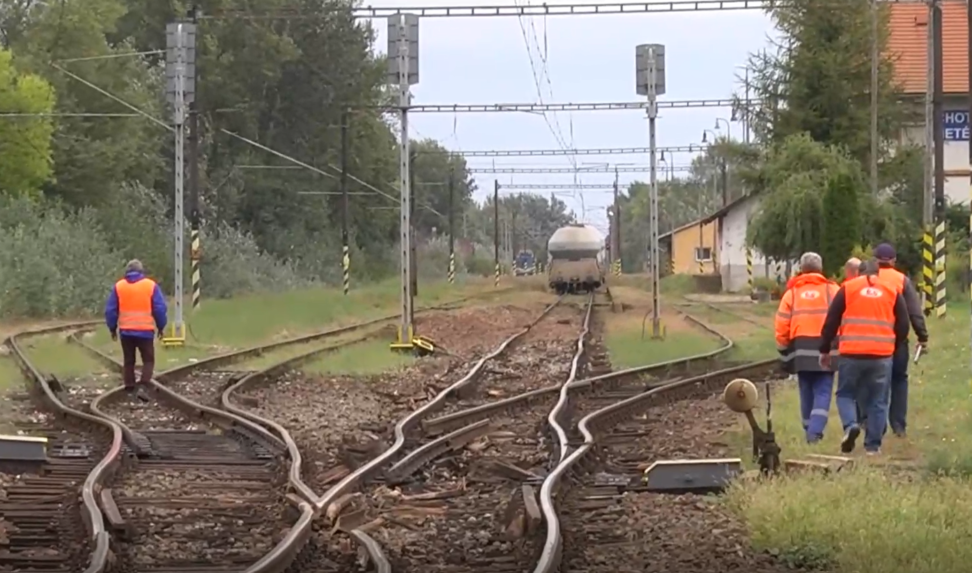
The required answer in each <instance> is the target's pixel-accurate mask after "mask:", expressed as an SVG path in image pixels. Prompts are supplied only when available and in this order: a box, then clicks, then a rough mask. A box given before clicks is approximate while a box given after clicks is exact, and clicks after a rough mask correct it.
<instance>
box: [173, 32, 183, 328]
mask: <svg viewBox="0 0 972 573" xmlns="http://www.w3.org/2000/svg"><path fill="white" fill-rule="evenodd" d="M178 26H179V32H178V33H177V34H176V64H175V106H174V107H175V110H174V114H173V124H174V127H175V159H174V161H173V166H172V168H173V174H174V177H175V203H174V206H175V208H174V213H173V215H174V217H175V220H174V225H173V232H174V234H175V237H174V238H175V253H174V254H175V261H174V262H175V269H174V273H173V274H174V275H175V286H174V288H173V291H172V296H173V299H174V303H173V306H174V307H175V313H174V317H173V321H172V338H173V339H185V321H184V317H183V291H184V290H185V279H184V278H183V269H184V268H185V267H184V266H183V265H184V264H185V263H184V259H183V257H184V254H185V248H186V246H185V233H186V230H185V221H186V215H185V172H186V161H185V145H186V123H185V122H186V102H185V97H186V50H185V48H186V37H185V33H184V32H183V29H184V24H179V25H178Z"/></svg>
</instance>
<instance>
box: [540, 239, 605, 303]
mask: <svg viewBox="0 0 972 573" xmlns="http://www.w3.org/2000/svg"><path fill="white" fill-rule="evenodd" d="M603 250H604V237H603V236H602V235H601V233H600V231H598V230H597V229H595V228H594V227H591V226H589V225H579V224H576V225H568V226H566V227H561V228H559V229H557V230H556V231H554V234H553V235H551V236H550V241H548V242H547V252H548V253H549V263H548V267H547V269H548V271H547V278H548V282H549V284H550V288H551V289H553V290H554V291H555V292H557V293H558V294H564V293H580V292H592V291H594V290H596V289H598V288H600V286H601V285H602V284H604V271H603V266H602V265H601V264H600V262H599V259H600V258H601V256H602V252H603Z"/></svg>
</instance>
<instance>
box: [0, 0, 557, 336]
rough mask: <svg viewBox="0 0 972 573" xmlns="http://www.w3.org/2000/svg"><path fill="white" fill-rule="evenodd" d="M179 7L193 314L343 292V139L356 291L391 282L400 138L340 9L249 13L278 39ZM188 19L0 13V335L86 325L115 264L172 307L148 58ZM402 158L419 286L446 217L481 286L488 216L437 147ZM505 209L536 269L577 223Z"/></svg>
mask: <svg viewBox="0 0 972 573" xmlns="http://www.w3.org/2000/svg"><path fill="white" fill-rule="evenodd" d="M192 4H195V5H196V7H197V8H198V9H199V10H201V12H202V13H203V14H207V15H212V16H216V17H213V18H207V19H205V20H201V21H200V23H199V27H198V37H197V43H196V45H197V53H196V60H197V76H198V77H197V80H198V82H197V84H196V87H197V92H196V101H197V104H198V109H199V120H200V121H199V123H200V125H201V129H200V157H199V166H200V185H199V188H200V197H199V213H200V217H201V229H202V247H203V249H202V251H203V270H202V278H203V285H204V291H203V294H204V297H206V298H210V299H211V298H213V297H228V296H233V295H235V294H238V293H243V292H251V291H267V290H274V291H280V290H287V289H294V288H301V287H305V286H308V285H312V284H321V283H324V284H333V283H336V282H340V278H341V266H340V265H341V233H340V228H341V226H340V215H341V196H340V193H339V191H340V183H339V181H340V177H338V175H339V173H340V169H339V165H340V164H341V159H342V158H341V129H340V128H341V126H342V125H346V126H347V133H348V150H349V153H348V157H347V159H348V172H349V174H350V178H349V179H350V184H349V191H350V192H351V196H350V201H349V229H350V247H351V260H352V263H351V265H352V266H351V272H352V284H353V285H354V286H358V285H361V284H362V283H363V282H370V281H374V280H380V279H383V278H385V277H388V276H391V275H394V274H395V273H396V272H397V269H398V265H399V256H398V253H399V249H398V245H397V241H398V238H399V229H398V225H399V217H398V213H397V206H398V190H397V180H398V149H397V143H396V142H397V137H398V136H397V133H396V126H395V125H394V123H393V122H394V117H392V116H388V115H386V114H385V113H384V112H383V111H382V110H381V105H382V104H383V103H385V102H386V100H387V97H388V95H387V88H386V86H384V85H383V82H384V78H385V62H384V60H383V59H382V58H381V57H379V56H378V55H376V54H375V52H374V50H373V49H372V44H373V41H374V31H373V30H372V28H371V26H370V24H368V23H366V22H363V21H358V20H355V19H353V18H349V17H347V16H348V15H347V9H348V8H349V7H350V4H349V3H347V2H344V1H342V0H328V1H326V2H310V1H308V0H269V1H268V2H262V3H261V5H260V7H259V12H260V13H261V14H266V13H273V12H278V11H284V12H290V13H293V12H300V13H301V14H303V15H305V16H307V17H304V18H300V19H289V20H286V21H281V20H275V19H273V18H255V19H254V18H236V17H220V16H219V15H221V14H229V13H233V12H235V11H239V12H243V13H245V12H248V11H253V9H252V8H251V6H250V5H251V3H249V2H244V1H243V0H204V1H201V2H195V3H192ZM189 8H190V3H189V2H185V1H175V2H168V3H159V2H150V1H148V0H88V1H85V2H55V3H51V2H20V1H17V0H0V41H2V51H0V108H2V109H3V111H4V113H5V114H15V115H6V116H5V117H3V118H2V119H0V316H2V317H5V318H9V317H11V316H31V317H40V316H50V315H76V314H83V313H87V312H93V311H97V310H98V309H99V307H100V306H101V304H102V303H103V297H104V296H105V292H106V289H107V288H108V287H109V285H110V284H111V282H112V281H113V280H114V279H115V278H117V276H118V274H119V273H120V272H121V270H122V265H123V264H124V263H125V261H126V260H127V259H130V258H139V259H142V260H143V262H144V263H145V264H146V266H147V267H148V268H149V270H150V273H151V275H152V276H153V277H154V278H156V279H158V280H159V281H161V282H162V284H163V285H165V290H166V292H169V293H170V294H171V291H172V285H173V277H174V268H173V255H172V251H173V244H174V239H173V237H172V218H173V214H172V210H173V197H174V194H173V192H172V190H173V189H174V178H173V171H174V166H173V164H172V157H173V142H172V139H173V138H172V134H171V132H169V131H168V130H166V129H165V128H164V124H166V123H168V122H169V117H170V115H171V113H170V112H171V110H170V106H169V104H167V103H166V101H165V97H164V91H165V70H164V56H163V55H162V54H161V53H160V50H162V49H164V47H165V26H166V24H167V23H169V22H172V21H174V20H175V19H177V18H182V17H185V16H186V15H187V10H188V9H189ZM91 85H94V86H97V89H94V88H92V87H91ZM104 92H107V93H110V94H111V95H112V97H108V96H106V95H105V93H104ZM119 100H121V101H124V102H126V103H127V104H129V106H131V107H133V108H136V109H138V110H140V111H141V112H143V114H144V115H139V114H134V113H132V109H131V108H130V107H126V106H124V105H122V104H121V103H119ZM349 108H351V110H350V112H348V110H349ZM145 116H150V117H153V118H156V119H158V120H159V122H153V121H150V120H149V119H146V117H145ZM160 123H161V124H162V125H160ZM237 136H239V137H237ZM241 137H242V138H246V139H249V140H252V141H257V142H259V143H260V144H261V145H263V146H266V147H269V148H271V149H273V150H274V151H276V152H279V153H281V154H284V155H287V156H290V157H293V158H295V159H297V160H299V161H301V162H304V163H307V164H310V165H313V166H314V167H315V168H317V169H319V170H321V171H323V172H325V173H327V174H328V176H323V175H321V174H320V173H319V172H315V171H312V170H308V169H304V168H300V167H299V166H297V165H296V164H294V163H292V162H287V161H285V160H283V159H281V158H280V157H279V156H277V155H274V154H272V153H269V152H267V151H265V150H263V149H260V148H258V147H256V146H254V145H252V144H250V143H247V142H246V141H244V140H243V139H241ZM411 149H412V150H413V156H412V167H413V170H412V172H413V182H412V183H413V188H414V189H415V195H414V196H415V204H416V209H415V217H414V221H415V222H414V229H415V236H416V245H417V250H418V260H419V271H420V273H421V274H422V275H423V276H426V277H432V276H434V277H436V278H444V277H445V276H446V270H447V266H448V254H447V252H448V246H447V243H446V242H445V240H444V236H445V234H446V233H447V231H448V227H449V217H448V214H449V208H450V205H451V206H452V207H453V208H454V210H455V213H456V214H455V218H454V220H455V224H456V237H457V254H458V263H459V268H458V271H459V273H460V274H461V273H464V272H467V271H468V272H474V273H484V274H492V272H493V262H492V249H491V248H490V247H491V244H492V237H493V228H494V226H493V224H492V223H493V210H492V206H491V204H489V205H477V204H476V203H475V202H473V200H472V199H471V195H472V192H473V191H474V190H475V182H474V181H473V179H472V177H471V176H470V174H469V172H468V170H467V169H466V164H465V161H464V160H463V158H462V157H461V156H460V155H458V154H454V153H451V152H449V151H448V150H446V149H445V148H443V147H442V146H441V145H439V144H438V143H437V142H435V141H432V140H422V141H414V142H412V145H411ZM256 167H259V168H256ZM450 182H451V183H450ZM450 189H451V190H452V193H451V199H450ZM322 194H323V195H322ZM188 201H189V196H188V193H187V205H188ZM500 207H501V209H500V211H501V216H502V217H506V218H512V214H513V213H514V212H515V213H517V220H516V226H517V227H518V228H519V229H520V230H519V232H518V234H517V235H516V236H517V237H518V238H517V240H516V241H514V243H515V244H514V245H513V246H514V247H516V248H531V249H534V250H535V251H542V249H543V246H544V245H545V241H546V238H547V236H549V233H550V232H552V230H553V229H554V228H556V225H558V224H562V223H564V222H567V221H569V220H571V219H572V215H571V214H570V213H569V212H567V210H566V207H565V205H564V204H563V203H562V202H559V201H556V200H553V199H552V198H551V200H548V199H547V198H545V197H536V196H526V197H519V196H504V197H503V198H501V205H500ZM187 209H188V207H187ZM551 225H553V226H551ZM185 243H186V245H187V247H188V244H189V241H188V240H186V241H185ZM484 245H490V247H485V246H484ZM186 258H187V259H188V257H186ZM486 259H488V260H489V262H488V264H486V262H485V261H486ZM186 276H188V273H186Z"/></svg>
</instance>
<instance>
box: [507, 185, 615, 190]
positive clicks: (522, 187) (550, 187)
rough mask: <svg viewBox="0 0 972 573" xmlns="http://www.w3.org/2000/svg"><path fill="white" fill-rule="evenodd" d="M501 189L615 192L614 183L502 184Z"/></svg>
mask: <svg viewBox="0 0 972 573" xmlns="http://www.w3.org/2000/svg"><path fill="white" fill-rule="evenodd" d="M500 189H501V190H503V189H505V190H507V191H509V190H520V191H530V190H538V189H539V190H555V189H560V190H564V191H571V190H580V189H587V190H591V191H593V190H598V189H600V190H604V189H610V190H612V191H613V190H614V184H613V183H612V184H610V185H599V184H597V183H578V184H577V185H574V184H557V183H550V184H546V183H538V184H532V185H531V184H519V183H506V184H504V183H500Z"/></svg>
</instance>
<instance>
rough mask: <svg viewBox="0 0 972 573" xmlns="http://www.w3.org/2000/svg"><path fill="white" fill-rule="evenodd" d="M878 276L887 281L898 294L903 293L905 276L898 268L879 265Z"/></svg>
mask: <svg viewBox="0 0 972 573" xmlns="http://www.w3.org/2000/svg"><path fill="white" fill-rule="evenodd" d="M878 278H879V279H881V280H882V281H884V282H886V283H888V285H890V286H891V288H893V289H894V291H895V292H896V293H898V294H903V293H904V285H905V276H904V273H902V272H901V271H899V270H898V269H894V268H891V267H881V268H880V269H878Z"/></svg>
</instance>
